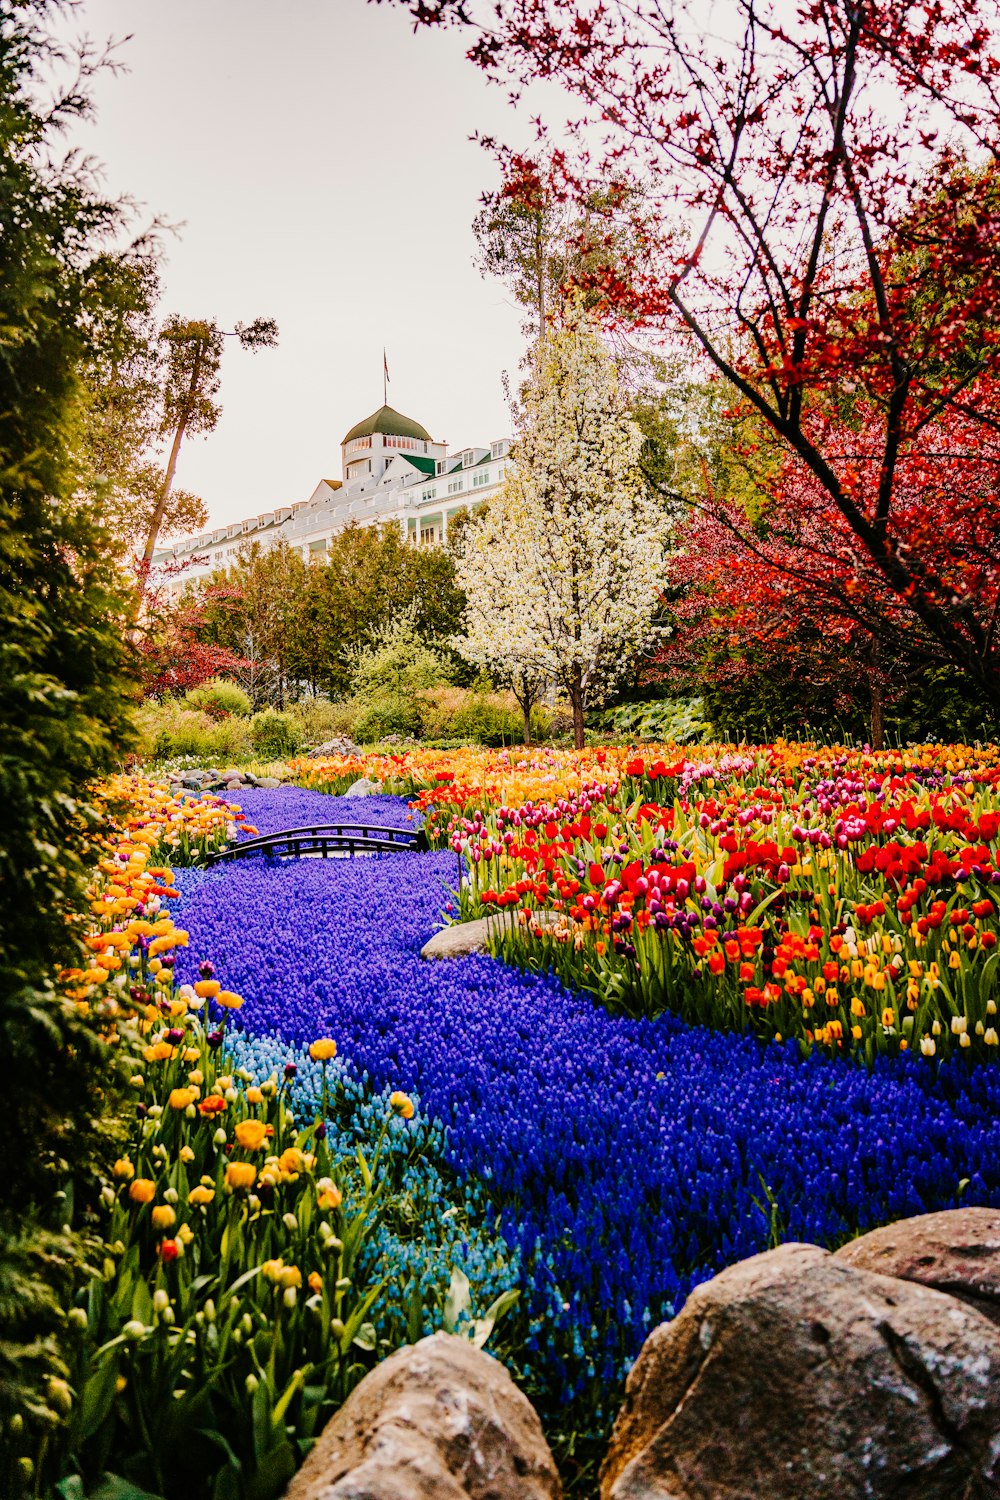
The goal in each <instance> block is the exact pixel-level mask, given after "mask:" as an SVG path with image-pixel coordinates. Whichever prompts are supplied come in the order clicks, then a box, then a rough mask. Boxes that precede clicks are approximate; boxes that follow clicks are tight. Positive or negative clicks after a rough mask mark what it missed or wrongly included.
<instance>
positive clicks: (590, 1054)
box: [177, 791, 1000, 1401]
mask: <svg viewBox="0 0 1000 1500" xmlns="http://www.w3.org/2000/svg"><path fill="white" fill-rule="evenodd" d="M296 795H299V794H290V793H289V792H287V791H282V792H271V793H264V792H259V793H255V794H253V797H254V802H255V804H256V805H254V806H251V798H250V795H249V794H244V798H243V805H244V806H245V808H246V811H247V813H248V815H249V816H252V817H253V819H254V820H255V821H256V822H257V824H258V826H260V827H262V828H263V827H264V826H266V819H267V818H276V817H282V816H285V815H286V814H285V811H284V810H283V809H282V808H281V807H280V806H278V805H277V804H278V803H279V802H280V799H282V798H288V799H289V806H290V805H291V797H292V796H296ZM306 795H308V796H310V797H312V798H316V797H320V796H321V795H322V794H318V793H309V794H306ZM266 799H272V802H273V803H274V804H275V805H274V807H272V802H269V801H267V800H266ZM345 800H346V799H342V798H341V799H334V798H329V797H327V798H324V799H323V801H324V803H325V809H324V811H323V819H324V821H334V820H336V818H337V817H343V816H345V813H346V815H350V816H355V817H357V816H359V813H360V807H359V803H358V802H354V803H353V804H352V810H346V809H345V808H344V806H343V804H344V802H345ZM377 800H378V801H379V802H386V803H387V802H389V801H395V802H396V811H395V813H394V814H393V816H395V818H396V819H397V820H399V819H401V818H405V812H406V810H405V804H402V803H400V802H398V801H396V799H387V798H380V799H377ZM375 801H376V799H374V798H372V799H365V807H364V816H365V820H366V821H367V820H368V818H369V817H370V816H371V813H372V812H373V811H374V808H373V804H374V803H375ZM335 803H339V804H341V805H340V806H339V807H337V808H335V809H333V806H332V805H333V804H335ZM296 815H297V813H296ZM388 815H389V809H385V810H381V809H380V815H379V820H380V821H381V820H382V819H383V818H385V820H386V821H388ZM309 816H310V817H318V816H319V811H318V809H317V810H316V811H313V812H310V814H309ZM306 821H307V820H306ZM372 821H375V819H374V818H373V819H372ZM272 826H276V827H280V826H281V824H273V823H272ZM285 826H289V825H287V824H286V825H285ZM454 878H455V865H454V857H453V856H452V855H450V854H416V855H411V854H399V855H391V856H387V857H384V858H366V859H359V860H354V861H348V860H338V861H330V862H322V861H318V860H301V861H295V862H289V863H284V864H275V863H268V862H266V861H264V860H263V859H254V860H252V861H247V862H245V863H243V862H241V863H237V864H233V865H229V866H225V865H224V866H221V867H218V868H215V869H213V870H210V871H207V872H202V871H197V870H184V871H180V872H178V876H177V879H178V885H179V888H180V889H181V892H182V902H181V911H180V920H182V921H183V925H184V926H185V928H186V929H187V930H188V932H189V934H190V940H189V946H188V948H187V949H186V950H183V952H182V953H181V954H180V955H179V957H178V964H177V971H178V977H179V978H180V979H181V980H191V979H193V978H194V977H195V974H196V970H197V967H198V964H199V963H200V962H201V961H202V960H204V959H210V960H212V961H213V962H214V964H215V965H216V967H217V969H218V971H219V972H220V974H222V975H224V976H225V982H226V984H227V986H229V987H231V988H233V989H235V990H237V991H238V992H239V993H240V994H242V995H243V996H244V998H245V1002H246V1003H245V1005H244V1007H243V1009H242V1010H241V1011H240V1012H239V1013H238V1018H237V1020H238V1026H239V1027H240V1028H241V1033H242V1035H241V1037H240V1039H239V1040H238V1041H237V1043H236V1046H237V1049H238V1052H239V1057H240V1060H241V1062H243V1063H244V1064H245V1065H246V1066H248V1067H254V1066H255V1064H256V1065H257V1066H259V1067H260V1068H261V1069H263V1070H265V1071H266V1069H267V1068H269V1067H270V1066H271V1065H272V1064H271V1063H270V1062H268V1061H267V1059H268V1058H271V1057H273V1056H276V1055H277V1054H276V1053H275V1048H276V1047H277V1048H297V1047H300V1046H301V1045H302V1044H305V1043H308V1042H309V1041H310V1040H311V1039H313V1038H314V1037H316V1036H321V1035H329V1036H332V1037H334V1038H335V1039H336V1040H337V1043H338V1048H339V1049H340V1053H341V1055H342V1057H344V1058H346V1059H348V1060H349V1063H350V1066H351V1068H352V1069H353V1073H354V1076H355V1077H356V1078H357V1080H358V1081H359V1083H360V1084H362V1085H364V1086H365V1087H368V1088H371V1089H373V1090H375V1091H381V1090H382V1089H384V1088H386V1087H390V1086H391V1087H393V1088H404V1089H407V1090H408V1091H410V1092H412V1094H413V1095H414V1096H415V1098H417V1099H418V1101H419V1104H420V1108H421V1111H422V1112H423V1114H424V1115H425V1116H426V1117H427V1118H428V1119H429V1120H431V1121H436V1122H440V1124H441V1126H442V1128H443V1134H442V1143H443V1144H442V1150H443V1154H444V1157H445V1160H446V1162H447V1163H448V1165H449V1166H450V1167H452V1168H453V1169H454V1170H455V1171H457V1172H458V1173H460V1174H462V1175H463V1176H465V1177H467V1178H468V1179H470V1180H472V1179H475V1181H476V1182H478V1183H482V1184H485V1186H486V1187H487V1189H488V1191H489V1193H490V1195H491V1197H492V1200H493V1202H494V1203H495V1204H497V1205H499V1206H500V1207H501V1208H502V1210H503V1216H502V1221H501V1228H502V1233H503V1236H504V1238H505V1239H506V1241H507V1242H508V1244H509V1246H510V1247H511V1252H512V1255H513V1256H514V1257H515V1259H516V1260H517V1262H518V1263H519V1265H520V1267H521V1274H522V1275H523V1276H524V1277H525V1281H526V1284H525V1288H524V1301H525V1307H526V1311H527V1314H528V1317H529V1323H528V1332H527V1348H528V1353H529V1355H530V1356H531V1358H532V1359H534V1360H535V1361H536V1362H537V1365H538V1366H540V1367H541V1368H543V1369H544V1371H545V1383H546V1386H547V1389H548V1392H549V1394H550V1395H551V1396H552V1398H553V1399H558V1400H560V1401H566V1400H570V1399H572V1398H573V1397H575V1396H579V1395H581V1394H582V1393H583V1392H584V1390H585V1389H586V1388H590V1387H592V1386H593V1384H594V1383H595V1382H596V1383H598V1384H600V1385H606V1386H608V1387H609V1388H613V1387H614V1385H615V1384H616V1382H617V1381H618V1380H619V1379H620V1377H621V1374H622V1370H623V1368H624V1367H625V1366H626V1365H627V1363H628V1361H629V1360H630V1359H631V1358H633V1357H634V1355H635V1354H636V1352H637V1351H638V1349H639V1347H640V1345H641V1343H642V1341H643V1339H644V1337H645V1335H646V1333H647V1332H648V1330H649V1328H650V1327H651V1326H652V1325H653V1324H655V1323H656V1322H658V1321H660V1320H661V1319H662V1318H663V1317H664V1316H669V1315H670V1314H671V1312H672V1311H675V1310H676V1309H677V1308H678V1307H679V1306H680V1304H681V1303H682V1302H683V1300H684V1298H685V1296H686V1295H687V1293H688V1292H689V1291H690V1289H691V1287H692V1286H694V1285H695V1284H696V1283H697V1282H699V1281H702V1280H705V1279H706V1278H708V1277H710V1276H712V1275H714V1274H715V1273H716V1272H718V1271H719V1270H721V1269H723V1268H724V1267H725V1266H727V1265H730V1264H732V1263H733V1262H735V1261H737V1260H739V1259H742V1258H743V1257H745V1256H748V1255H752V1254H754V1253H756V1252H758V1251H761V1250H764V1249H767V1248H768V1246H769V1244H771V1243H773V1241H774V1239H775V1238H776V1237H780V1238H783V1239H795V1240H810V1241H814V1242H817V1243H820V1244H834V1243H836V1242H839V1241H841V1240H843V1239H845V1238H847V1237H849V1236H850V1235H851V1234H852V1233H854V1232H857V1231H861V1230H865V1229H867V1228H870V1227H872V1226H874V1225H876V1224H879V1223H883V1222H886V1221H888V1220H891V1219H894V1218H898V1217H902V1216H904V1215H909V1214H915V1213H922V1212H927V1211H931V1210H934V1209H940V1208H947V1207H951V1206H954V1204H955V1203H956V1201H957V1200H958V1198H959V1196H960V1195H961V1196H962V1201H963V1202H966V1203H982V1204H991V1205H994V1206H1000V1069H992V1068H980V1069H978V1070H975V1069H970V1068H968V1067H966V1066H965V1065H964V1063H963V1062H962V1061H961V1060H956V1061H955V1062H954V1063H951V1064H948V1065H945V1066H941V1067H939V1066H936V1065H934V1064H933V1063H930V1062H929V1061H927V1060H925V1059H922V1058H918V1057H903V1058H899V1059H897V1060H895V1061H893V1062H891V1063H890V1062H886V1061H883V1062H882V1063H881V1064H878V1065H876V1066H875V1068H874V1069H873V1070H872V1071H870V1072H869V1071H866V1070H864V1069H861V1068H857V1067H853V1066H851V1065H850V1064H848V1063H841V1062H830V1061H828V1060H825V1059H822V1058H820V1057H815V1056H814V1057H813V1058H811V1059H809V1060H803V1059H802V1058H801V1057H800V1056H799V1054H798V1052H797V1050H796V1049H795V1048H794V1046H792V1045H791V1044H786V1045H780V1044H771V1045H768V1046H762V1045H761V1044H760V1043H758V1042H757V1041H755V1040H754V1039H752V1038H750V1037H745V1038H744V1037H737V1036H733V1035H731V1034H722V1033H716V1032H712V1031H708V1030H705V1029H700V1028H695V1027H691V1026H687V1025H685V1024H683V1023H681V1022H680V1021H678V1020H676V1019H675V1018H673V1017H671V1016H662V1017H660V1018H658V1019H656V1020H652V1021H650V1020H636V1021H632V1020H627V1019H623V1018H620V1017H612V1016H611V1015H609V1014H608V1013H607V1012H606V1011H604V1010H603V1009H601V1008H599V1007H598V1006H596V1005H595V1004H594V1003H593V1001H592V1000H591V999H589V998H588V997H587V996H584V995H581V994H577V993H574V992H572V991H570V990H567V989H566V988H565V987H564V986H562V985H561V984H559V983H558V982H557V981H555V980H554V979H552V978H549V977H542V976H538V975H531V974H526V973H523V972H521V971H518V970H514V969H511V968H508V967H507V966H505V965H504V964H503V963H502V962H501V961H500V960H496V959H493V958H489V957H485V956H473V957H469V958H463V959H457V960H446V961H438V962H433V963H430V962H427V961H424V960H422V959H421V958H420V956H419V954H420V948H421V946H422V945H423V943H424V942H426V940H427V938H428V937H429V936H430V935H431V933H432V932H433V931H434V930H435V929H436V928H437V927H439V926H440V925H441V921H442V910H443V908H444V907H445V906H446V904H447V903H448V900H449V897H448V890H447V886H448V883H449V881H453V880H454Z"/></svg>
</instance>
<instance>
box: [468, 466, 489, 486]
mask: <svg viewBox="0 0 1000 1500" xmlns="http://www.w3.org/2000/svg"><path fill="white" fill-rule="evenodd" d="M489 482H490V471H489V469H484V470H483V472H482V473H481V474H473V476H472V488H473V489H474V490H478V489H479V487H480V486H481V485H484V484H489Z"/></svg>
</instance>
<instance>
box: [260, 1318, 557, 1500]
mask: <svg viewBox="0 0 1000 1500" xmlns="http://www.w3.org/2000/svg"><path fill="white" fill-rule="evenodd" d="M561 1493H562V1490H561V1486H560V1483H559V1476H558V1474H557V1472H556V1467H555V1464H554V1463H553V1461H552V1454H551V1453H550V1452H549V1447H548V1444H547V1443H546V1441H545V1438H544V1436H543V1434H542V1426H541V1423H540V1422H539V1420H538V1417H537V1416H536V1415H535V1412H534V1409H533V1408H532V1406H531V1403H530V1402H529V1401H528V1399H527V1397H525V1396H523V1395H522V1394H521V1392H520V1391H519V1390H518V1388H517V1386H516V1385H515V1384H514V1382H513V1380H511V1378H510V1376H509V1375H508V1373H507V1371H506V1370H505V1369H504V1367H503V1365H501V1364H500V1363H499V1362H498V1361H497V1360H495V1359H493V1358H491V1356H490V1355H488V1354H484V1353H483V1351H482V1350H481V1349H476V1348H475V1347H474V1346H473V1345H472V1344H471V1343H470V1342H469V1341H468V1340H467V1339H462V1338H457V1337H455V1336H454V1335H452V1334H447V1333H435V1334H433V1335H432V1336H431V1337H430V1338H425V1339H421V1341H420V1343H419V1344H414V1345H411V1346H410V1347H408V1348H405V1349H398V1350H397V1351H396V1353H395V1354H392V1355H390V1356H389V1358H388V1359H386V1360H384V1361H383V1362H382V1364H380V1365H377V1366H376V1367H375V1369H374V1370H372V1371H371V1373H370V1374H369V1375H366V1376H365V1378H364V1380H363V1381H362V1382H361V1384H360V1385H358V1386H356V1387H355V1389H354V1390H353V1391H352V1392H351V1394H350V1396H348V1398H347V1400H346V1401H345V1402H344V1405H343V1406H342V1407H341V1408H340V1410H339V1411H338V1412H336V1413H335V1415H334V1416H333V1417H331V1419H330V1421H329V1422H328V1423H327V1425H326V1427H325V1428H324V1429H323V1432H322V1433H321V1434H320V1438H319V1441H318V1442H317V1444H316V1446H315V1448H314V1449H313V1450H312V1452H311V1453H310V1455H309V1457H308V1458H307V1459H306V1461H305V1464H304V1465H303V1467H302V1468H301V1469H300V1471H299V1473H298V1474H297V1475H296V1476H295V1478H294V1479H293V1480H292V1482H291V1485H290V1487H289V1490H288V1495H287V1500H464V1497H470V1500H515V1497H516V1500H558V1497H559V1496H560V1495H561Z"/></svg>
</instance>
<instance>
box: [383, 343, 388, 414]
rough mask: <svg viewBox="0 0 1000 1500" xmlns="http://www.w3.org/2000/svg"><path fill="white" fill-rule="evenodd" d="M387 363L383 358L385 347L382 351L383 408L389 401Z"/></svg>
mask: <svg viewBox="0 0 1000 1500" xmlns="http://www.w3.org/2000/svg"><path fill="white" fill-rule="evenodd" d="M388 387H389V361H388V360H387V359H386V357H385V347H384V346H383V349H382V405H383V406H385V405H386V404H387V402H388V400H389V389H388Z"/></svg>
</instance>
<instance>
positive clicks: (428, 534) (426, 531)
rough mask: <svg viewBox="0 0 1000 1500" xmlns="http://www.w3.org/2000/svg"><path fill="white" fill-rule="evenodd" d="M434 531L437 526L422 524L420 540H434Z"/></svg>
mask: <svg viewBox="0 0 1000 1500" xmlns="http://www.w3.org/2000/svg"><path fill="white" fill-rule="evenodd" d="M434 532H435V528H434V527H433V526H421V528H420V540H421V542H433V541H434Z"/></svg>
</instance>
